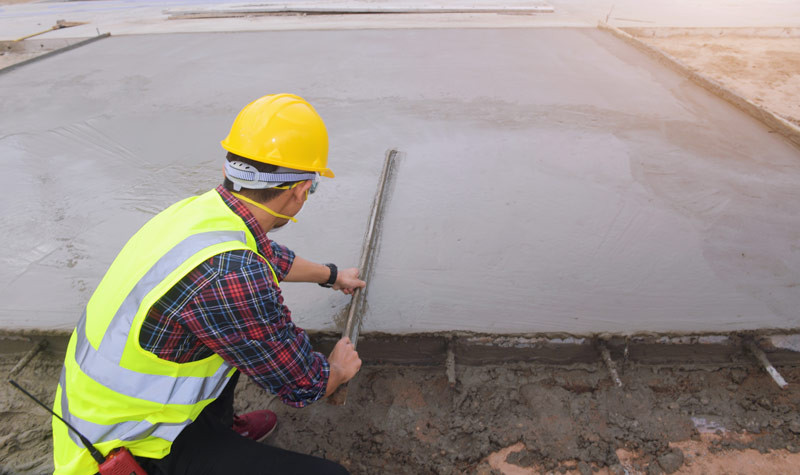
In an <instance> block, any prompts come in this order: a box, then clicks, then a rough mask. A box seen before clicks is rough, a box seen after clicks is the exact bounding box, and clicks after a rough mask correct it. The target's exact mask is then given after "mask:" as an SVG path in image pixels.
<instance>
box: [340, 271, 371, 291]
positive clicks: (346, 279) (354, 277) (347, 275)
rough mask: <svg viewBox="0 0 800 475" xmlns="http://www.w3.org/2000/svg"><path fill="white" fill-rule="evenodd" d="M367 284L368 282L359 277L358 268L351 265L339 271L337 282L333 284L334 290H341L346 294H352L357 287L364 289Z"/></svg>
mask: <svg viewBox="0 0 800 475" xmlns="http://www.w3.org/2000/svg"><path fill="white" fill-rule="evenodd" d="M366 286H367V283H366V282H364V281H363V280H361V279H359V278H358V268H356V267H351V268H349V269H342V270H340V271H339V274H338V275H337V276H336V282H334V284H333V290H341V291H342V293H344V294H345V295H351V294H352V293H353V292H355V291H356V289H358V288H362V289H363V288H364V287H366Z"/></svg>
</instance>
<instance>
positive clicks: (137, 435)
mask: <svg viewBox="0 0 800 475" xmlns="http://www.w3.org/2000/svg"><path fill="white" fill-rule="evenodd" d="M66 380H67V373H66V368H62V370H61V379H60V381H59V384H60V385H61V417H62V418H63V419H64V420H65V421H67V422H69V423H70V424H71V425H72V426H73V427H74V428H76V429H78V431H79V432H80V433H81V434H82V435H83V436H84V437H86V438H87V439H89V440H90V441H91V442H92V443H93V444H98V443H100V442H104V441H107V440H122V441H125V442H128V441H132V440H142V439H144V438H146V437H159V438H161V439H164V440H168V441H170V442H174V441H175V439H176V438H177V437H178V434H180V433H181V431H182V430H183V429H184V428H185V427H186V426H187V425H189V424H191V423H192V421H191V420H188V419H187V420H186V421H184V422H180V423H177V424H166V423H159V424H152V423H150V422H147V421H126V422H120V423H118V424H111V425H102V424H95V423H93V422H89V421H85V420H83V419H80V418H78V417H75V416H73V415H72V414H71V413H70V412H69V402H68V401H67V384H66ZM67 432H68V433H69V438H70V439H72V442H74V443H75V445H77V446H78V447H83V446H84V445H83V442H81V439H80V438H79V437H78V436H77V435H76V434H75V433H74V432H73V431H72V430H67Z"/></svg>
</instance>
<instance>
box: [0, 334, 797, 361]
mask: <svg viewBox="0 0 800 475" xmlns="http://www.w3.org/2000/svg"><path fill="white" fill-rule="evenodd" d="M69 335H70V333H69V332H65V331H34V330H29V331H0V356H12V355H19V356H22V355H23V354H24V353H26V352H27V351H28V350H30V349H31V348H32V347H33V346H34V345H35V344H37V343H38V342H39V341H40V340H46V341H47V343H48V350H47V351H49V352H51V353H54V354H63V353H64V352H65V351H66V348H67V343H68V340H69ZM309 337H310V339H311V341H312V344H313V346H314V348H315V350H317V351H320V352H321V353H324V354H328V353H329V352H330V350H331V349H333V346H334V344H335V343H336V342H337V341H338V340H339V338H340V337H341V335H340V333H338V332H336V333H334V332H310V333H309ZM748 341H754V342H756V343H757V345H758V346H759V347H760V348H761V349H763V350H764V353H765V354H766V355H767V356H768V357H769V359H770V361H771V362H772V363H773V364H774V365H776V366H781V365H792V366H797V365H800V330H795V331H783V332H777V331H775V332H740V333H731V334H721V333H720V334H711V333H709V334H693V335H658V334H641V335H633V336H620V335H590V336H583V337H581V336H574V335H566V334H564V335H561V334H547V335H542V334H524V335H522V334H517V335H490V334H477V333H468V332H445V333H417V334H408V335H398V334H388V333H365V334H362V335H361V337H360V338H359V341H358V351H359V354H360V355H361V358H362V359H363V360H364V362H365V363H366V364H401V365H429V366H433V365H443V364H444V363H445V360H446V359H447V355H448V352H452V353H453V354H454V357H455V363H456V364H459V365H468V366H481V365H491V364H504V363H512V362H527V363H535V364H543V365H572V364H598V363H600V362H601V361H602V360H601V359H600V356H599V353H598V350H597V344H598V342H603V343H604V344H605V346H606V347H607V348H608V349H609V351H610V353H611V356H612V358H613V359H614V360H618V361H620V362H626V363H627V362H630V363H635V364H642V365H676V366H680V365H692V366H751V365H753V364H755V363H754V362H753V360H752V357H751V355H749V354H748V352H747V350H746V348H745V343H746V342H748Z"/></svg>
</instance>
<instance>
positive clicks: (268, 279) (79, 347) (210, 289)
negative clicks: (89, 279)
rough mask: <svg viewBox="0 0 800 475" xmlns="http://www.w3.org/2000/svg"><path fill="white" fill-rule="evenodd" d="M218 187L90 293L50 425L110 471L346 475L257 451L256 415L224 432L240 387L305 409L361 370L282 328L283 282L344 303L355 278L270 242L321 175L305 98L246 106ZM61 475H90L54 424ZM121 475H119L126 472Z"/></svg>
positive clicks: (158, 225) (153, 229)
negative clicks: (133, 463)
mask: <svg viewBox="0 0 800 475" xmlns="http://www.w3.org/2000/svg"><path fill="white" fill-rule="evenodd" d="M222 146H223V148H224V149H226V150H227V151H228V154H227V160H226V162H225V165H224V173H225V179H224V184H223V185H221V186H219V187H217V188H216V189H214V190H211V191H208V192H207V193H204V194H202V195H200V196H195V197H192V198H188V199H185V200H183V201H180V202H178V203H176V204H174V205H172V206H170V207H169V208H167V209H166V210H164V211H162V212H161V213H159V214H158V215H157V216H155V217H154V218H153V219H151V220H150V221H149V222H148V223H146V224H145V225H144V226H143V227H142V228H141V229H140V230H139V231H138V232H137V233H136V234H135V235H134V236H133V237H132V238H131V239H130V241H128V243H127V244H126V245H125V247H124V248H123V249H122V251H121V252H120V254H119V255H118V256H117V258H116V259H115V260H114V262H113V264H112V265H111V267H110V268H109V270H108V272H107V273H106V275H105V276H104V278H103V280H102V281H101V282H100V284H99V285H98V287H97V289H96V290H95V292H94V294H93V295H92V297H91V299H90V300H89V303H88V304H87V306H86V311H85V313H84V315H83V317H82V318H81V319H80V321H79V323H78V325H77V328H76V329H75V331H74V332H73V333H72V337H71V338H70V342H69V347H68V349H67V354H66V358H65V361H64V369H63V371H62V374H61V379H60V382H59V385H58V388H57V391H56V399H55V403H54V410H55V411H56V413H58V414H59V415H61V416H62V417H63V418H64V419H66V420H67V421H68V422H69V423H70V424H72V425H73V426H74V427H75V428H76V429H77V430H78V431H79V432H81V433H82V434H83V435H84V436H86V437H87V438H88V439H89V440H90V441H91V442H92V443H93V444H94V446H95V447H97V448H98V449H99V450H100V452H101V453H102V454H103V455H104V456H105V455H106V454H108V453H109V452H110V451H111V450H112V449H115V448H117V447H126V448H127V449H128V450H129V451H130V452H131V453H132V454H133V455H134V456H135V457H136V460H137V461H138V462H139V463H140V465H141V466H142V467H143V468H144V469H145V470H146V471H147V473H148V474H149V475H157V474H183V473H186V474H189V473H191V474H217V473H219V474H223V473H224V474H232V473H235V474H246V473H298V474H324V473H337V474H338V473H347V471H346V470H345V469H344V468H343V467H342V466H340V465H339V464H337V463H334V462H331V461H328V460H325V459H322V458H317V457H312V456H310V455H302V454H298V453H293V452H288V451H285V450H281V449H278V448H275V447H271V446H268V445H265V444H261V443H258V442H257V441H259V440H261V439H263V438H264V437H265V436H266V435H268V434H269V433H270V432H271V431H272V430H273V429H274V427H275V424H276V417H275V414H273V413H272V412H270V411H267V410H261V411H256V412H253V413H249V414H244V415H240V416H238V417H237V416H235V415H234V414H233V391H234V387H235V386H236V383H237V381H238V378H239V374H240V373H244V374H245V375H246V376H248V377H250V378H251V379H252V380H253V381H255V383H257V384H258V385H259V386H261V387H262V388H264V389H265V390H267V391H270V392H271V393H273V394H276V395H277V396H278V397H279V398H280V399H281V400H282V401H283V402H284V403H286V404H288V405H291V406H295V407H303V406H305V405H307V404H309V403H312V402H314V401H317V400H319V399H320V398H322V397H324V396H328V395H330V394H332V393H333V392H334V391H335V390H336V388H337V387H338V386H339V385H341V384H342V383H345V382H346V381H348V380H350V379H351V378H352V377H353V376H354V375H355V374H356V372H358V370H359V368H360V367H361V360H360V359H359V357H358V353H356V351H355V349H354V347H353V345H352V343H351V342H350V341H349V339H347V338H344V339H342V340H340V341H339V342H338V343H337V344H336V346H335V347H334V349H333V351H332V352H331V354H330V356H328V357H327V358H326V357H325V356H323V355H322V354H320V353H317V352H314V351H313V350H312V348H311V345H310V343H309V340H308V337H307V335H306V333H305V332H304V331H303V330H302V329H300V328H297V327H296V326H295V325H294V323H293V322H292V318H291V313H290V311H289V309H288V308H287V307H286V306H285V305H284V303H283V297H282V296H281V290H280V287H279V282H280V281H290V282H315V283H318V284H320V285H322V286H324V287H330V288H333V289H334V290H339V291H342V292H344V293H345V294H351V293H352V292H354V291H355V289H357V288H359V287H364V285H365V283H364V281H362V280H360V279H359V278H358V269H355V268H351V269H337V267H336V266H335V265H333V264H325V265H321V264H315V263H312V262H310V261H307V260H305V259H303V258H301V257H299V256H295V254H294V253H293V252H292V251H290V250H289V249H287V248H285V247H283V246H281V245H279V244H276V243H275V242H272V241H271V240H270V239H269V238H268V237H267V233H268V232H269V231H271V230H275V229H277V228H280V227H281V226H284V225H285V224H286V223H287V222H289V221H295V218H294V216H295V215H296V214H297V213H298V212H299V211H300V209H301V208H302V207H303V205H304V204H305V202H306V200H307V199H308V198H309V196H311V195H312V194H313V193H314V191H315V190H316V188H317V184H318V182H319V176H320V175H322V176H325V177H330V178H333V172H331V170H330V169H328V168H327V155H328V136H327V131H326V129H325V125H324V124H323V122H322V119H321V118H320V116H319V115H318V114H317V112H316V111H315V110H314V108H313V107H312V106H311V105H310V104H309V103H308V102H306V101H305V100H303V99H302V98H300V97H297V96H294V95H290V94H277V95H269V96H264V97H262V98H260V99H258V100H256V101H254V102H252V103H250V104H248V105H247V106H246V107H245V108H244V109H243V110H242V111H241V112H240V113H239V115H238V116H237V117H236V120H235V121H234V123H233V126H232V128H231V131H230V134H229V135H228V136H227V138H225V140H223V141H222ZM53 446H54V447H53V449H54V450H53V456H54V461H55V473H56V474H66V473H69V474H94V473H96V472H97V471H98V464H97V462H95V461H94V460H93V459H92V457H91V456H90V454H89V453H88V451H87V449H86V448H85V447H84V446H83V444H82V443H81V441H80V439H79V438H78V436H77V435H76V434H74V433H73V432H72V431H70V430H68V429H67V427H66V426H65V425H64V424H63V423H61V422H60V421H58V420H57V419H55V418H54V419H53ZM126 473H127V472H126Z"/></svg>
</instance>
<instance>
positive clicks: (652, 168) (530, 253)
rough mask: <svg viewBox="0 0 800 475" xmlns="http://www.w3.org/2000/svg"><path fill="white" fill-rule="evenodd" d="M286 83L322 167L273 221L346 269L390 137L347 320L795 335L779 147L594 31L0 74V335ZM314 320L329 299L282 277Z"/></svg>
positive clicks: (305, 42) (151, 55)
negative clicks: (385, 187) (316, 120)
mask: <svg viewBox="0 0 800 475" xmlns="http://www.w3.org/2000/svg"><path fill="white" fill-rule="evenodd" d="M280 91H291V92H295V93H298V94H300V95H303V96H305V97H306V98H308V99H309V100H310V101H311V102H312V103H313V104H314V105H315V106H316V107H317V109H318V110H319V112H320V113H321V115H322V116H323V118H324V119H325V120H326V123H327V124H328V127H329V131H330V134H331V167H332V168H333V169H334V171H335V172H336V174H337V178H336V179H335V180H326V181H325V182H323V184H322V186H321V187H320V191H319V192H318V193H317V194H315V195H314V197H313V199H312V201H310V202H309V204H308V206H307V207H306V209H304V210H303V211H302V213H301V214H300V216H299V218H300V222H299V223H298V224H296V225H292V226H291V227H288V229H286V230H284V231H280V232H279V233H277V234H275V235H274V238H275V239H276V240H278V241H279V242H282V243H284V244H287V245H289V246H290V247H292V248H293V249H295V250H296V251H297V252H298V253H299V254H301V255H303V256H305V257H307V258H310V259H313V260H317V261H323V262H326V261H332V262H336V263H338V264H340V265H347V264H348V263H351V264H353V265H354V264H355V263H356V262H357V261H358V252H359V249H360V246H361V238H362V236H363V233H364V229H365V226H366V219H367V214H368V212H369V207H370V200H371V198H372V195H373V193H374V189H375V186H376V184H377V177H378V174H379V173H380V168H381V164H382V160H383V155H384V152H385V150H386V149H387V148H389V147H397V148H399V149H400V150H402V151H403V152H404V153H405V156H404V158H403V161H402V163H401V164H400V167H399V170H398V174H397V177H396V184H395V188H394V193H393V195H392V197H391V201H390V202H389V204H388V207H387V215H386V217H385V219H384V222H383V241H382V245H381V251H380V255H379V256H378V260H377V263H376V272H375V275H374V276H373V278H372V280H371V282H370V290H369V296H368V301H369V310H368V312H367V315H366V316H365V325H364V330H365V331H381V332H389V333H420V332H434V331H450V330H468V331H475V332H481V333H548V332H566V333H572V334H587V333H595V332H611V333H636V332H703V331H713V332H725V331H735V330H742V329H763V328H797V327H800V324H798V320H800V315H798V314H797V312H796V309H797V308H800V285H799V284H800V228H798V226H797V224H796V223H798V222H800V220H798V217H799V215H800V200H798V198H799V197H800V192H798V191H797V190H800V186H799V185H800V153H798V151H797V149H795V148H792V147H791V146H790V145H789V144H788V143H786V142H785V141H784V140H783V139H781V138H780V137H778V136H776V135H775V134H771V133H770V132H769V130H767V129H766V128H765V127H764V126H763V125H761V124H760V123H759V122H756V121H755V120H753V119H751V118H750V117H748V116H746V115H745V114H743V113H741V112H739V111H738V110H736V109H735V108H733V107H732V106H730V105H728V104H727V103H725V102H723V101H722V100H720V99H718V98H716V97H714V96H712V95H710V94H709V93H707V92H706V91H704V90H702V89H700V88H699V87H697V86H695V85H693V84H692V83H690V82H688V81H687V80H685V79H684V78H682V77H681V76H679V75H677V74H676V73H674V72H672V71H669V70H667V69H666V68H664V67H662V66H660V65H658V64H657V63H656V62H655V61H653V60H651V59H649V58H648V57H646V56H644V55H643V54H642V53H640V52H638V51H637V50H635V49H633V48H632V47H630V46H628V45H626V44H624V43H622V42H621V41H619V40H618V39H616V38H614V37H613V36H611V35H609V34H607V33H606V32H601V31H596V30H594V29H532V30H392V31H377V30H373V31H338V32H336V31H330V32H308V31H306V32H303V31H298V32H282V33H279V32H272V33H270V32H262V33H235V34H233V33H231V34H175V35H152V36H136V37H112V38H109V39H106V40H104V41H102V42H98V43H94V44H91V45H87V46H85V47H83V48H81V49H79V50H75V51H70V52H68V53H65V54H63V55H60V56H58V57H54V58H50V59H48V60H46V61H43V62H40V63H37V64H32V65H29V66H26V67H24V68H20V69H18V70H15V71H12V72H9V73H7V74H5V75H3V76H2V77H0V108H2V114H0V156H1V157H3V163H4V165H5V170H4V172H3V173H2V174H1V175H0V177H2V178H0V183H1V184H2V185H3V187H4V189H5V190H7V195H6V197H5V198H4V200H3V206H2V218H3V222H4V226H3V227H2V229H0V242H2V243H3V244H4V246H3V247H2V249H0V262H2V264H3V265H2V268H0V284H2V285H0V289H1V290H0V300H2V302H3V304H2V306H0V327H2V328H40V329H47V328H59V329H65V328H69V327H71V326H72V325H74V323H75V321H76V320H77V318H78V316H79V315H80V312H81V310H82V307H83V305H84V304H85V302H86V301H87V300H88V298H89V296H90V295H91V291H92V290H93V289H94V287H95V286H96V285H97V283H98V282H99V280H100V278H101V277H102V275H103V273H104V271H105V269H106V268H107V266H108V265H109V264H110V262H111V261H112V260H113V258H114V256H115V254H116V252H118V250H119V249H120V248H121V247H122V245H123V244H124V242H125V241H126V240H127V238H128V237H130V235H132V234H133V233H134V232H135V231H136V229H138V227H139V226H140V225H141V224H143V223H144V222H145V221H146V220H147V219H148V218H150V217H151V216H153V215H154V214H155V213H156V212H158V211H159V210H160V209H163V208H164V207H166V206H168V205H169V204H171V203H172V202H174V201H177V200H179V199H181V198H183V197H185V196H188V195H191V194H194V193H200V192H202V191H204V190H206V189H209V188H211V187H213V186H215V185H216V184H217V183H218V182H219V176H220V171H221V164H222V160H223V156H224V154H223V151H222V149H221V148H220V147H219V144H218V141H219V140H220V139H221V138H223V137H224V135H225V134H226V133H227V129H228V127H229V126H230V123H231V122H232V120H233V118H234V116H235V115H236V113H237V112H238V110H239V108H240V107H241V106H242V105H244V104H246V103H247V102H248V101H250V100H252V99H253V98H256V97H258V96H260V95H262V94H265V93H269V92H280ZM285 293H286V298H287V302H288V303H289V305H290V306H291V308H292V309H293V312H294V313H293V315H294V318H295V320H296V321H297V322H298V323H299V324H300V325H301V326H304V327H306V328H309V329H314V330H335V329H336V327H337V323H336V322H337V314H340V313H341V311H342V310H343V309H344V306H345V304H346V302H347V298H346V297H345V296H342V295H335V294H332V293H330V292H329V291H326V290H324V289H321V288H319V287H317V286H315V285H299V284H286V285H285Z"/></svg>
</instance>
